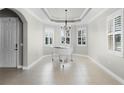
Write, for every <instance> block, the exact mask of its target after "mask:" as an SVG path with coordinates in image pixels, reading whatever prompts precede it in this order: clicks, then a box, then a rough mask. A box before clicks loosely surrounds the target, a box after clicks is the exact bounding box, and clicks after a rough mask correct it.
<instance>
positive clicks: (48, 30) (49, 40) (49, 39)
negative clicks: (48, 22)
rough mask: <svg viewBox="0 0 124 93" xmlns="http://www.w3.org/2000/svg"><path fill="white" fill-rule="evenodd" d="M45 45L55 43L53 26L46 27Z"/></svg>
mask: <svg viewBox="0 0 124 93" xmlns="http://www.w3.org/2000/svg"><path fill="white" fill-rule="evenodd" d="M45 45H47V46H51V45H53V29H51V28H46V29H45Z"/></svg>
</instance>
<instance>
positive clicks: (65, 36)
mask: <svg viewBox="0 0 124 93" xmlns="http://www.w3.org/2000/svg"><path fill="white" fill-rule="evenodd" d="M62 31H63V32H64V38H65V43H62V34H60V44H61V46H70V45H71V29H70V30H69V34H70V36H69V38H70V43H69V44H67V42H66V41H67V40H66V38H67V35H66V31H65V30H63V29H61V33H62Z"/></svg>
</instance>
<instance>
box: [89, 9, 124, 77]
mask: <svg viewBox="0 0 124 93" xmlns="http://www.w3.org/2000/svg"><path fill="white" fill-rule="evenodd" d="M116 10H117V9H108V10H107V11H106V12H104V13H103V14H102V15H100V16H99V17H97V18H96V19H94V20H93V21H92V22H91V23H89V25H88V55H89V56H91V57H92V58H94V59H95V60H96V61H97V62H99V63H100V64H102V65H104V66H105V67H106V68H108V69H109V70H111V71H112V72H113V73H115V74H117V75H118V76H120V77H121V78H123V79H124V58H123V57H119V56H117V55H114V54H112V53H111V52H110V51H109V50H108V49H107V33H106V32H107V16H109V15H110V14H111V13H113V12H114V11H116Z"/></svg>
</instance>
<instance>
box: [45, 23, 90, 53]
mask: <svg viewBox="0 0 124 93" xmlns="http://www.w3.org/2000/svg"><path fill="white" fill-rule="evenodd" d="M45 28H53V29H54V45H55V46H60V45H61V43H60V40H61V38H60V37H61V30H60V26H51V25H45V26H44V31H45ZM77 29H78V28H77V26H76V25H73V26H72V29H71V45H70V46H73V48H74V51H73V53H74V54H81V55H87V52H88V51H87V46H77ZM52 49H53V48H52V47H49V46H45V45H44V47H43V51H44V52H43V54H44V55H49V54H51V53H52Z"/></svg>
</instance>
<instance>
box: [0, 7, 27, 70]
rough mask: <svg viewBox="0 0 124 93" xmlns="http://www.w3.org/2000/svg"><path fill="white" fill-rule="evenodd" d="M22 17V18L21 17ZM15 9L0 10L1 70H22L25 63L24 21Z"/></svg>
mask: <svg viewBox="0 0 124 93" xmlns="http://www.w3.org/2000/svg"><path fill="white" fill-rule="evenodd" d="M20 16H21V17H20ZM22 17H23V16H22V15H21V14H20V13H19V12H18V11H16V10H15V9H7V8H5V9H2V10H0V38H1V39H0V45H1V46H0V60H1V61H0V68H21V67H22V66H23V65H25V64H26V63H25V62H24V36H23V35H24V33H23V32H24V30H25V29H24V26H25V25H24V21H25V22H26V20H25V19H24V18H22Z"/></svg>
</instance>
